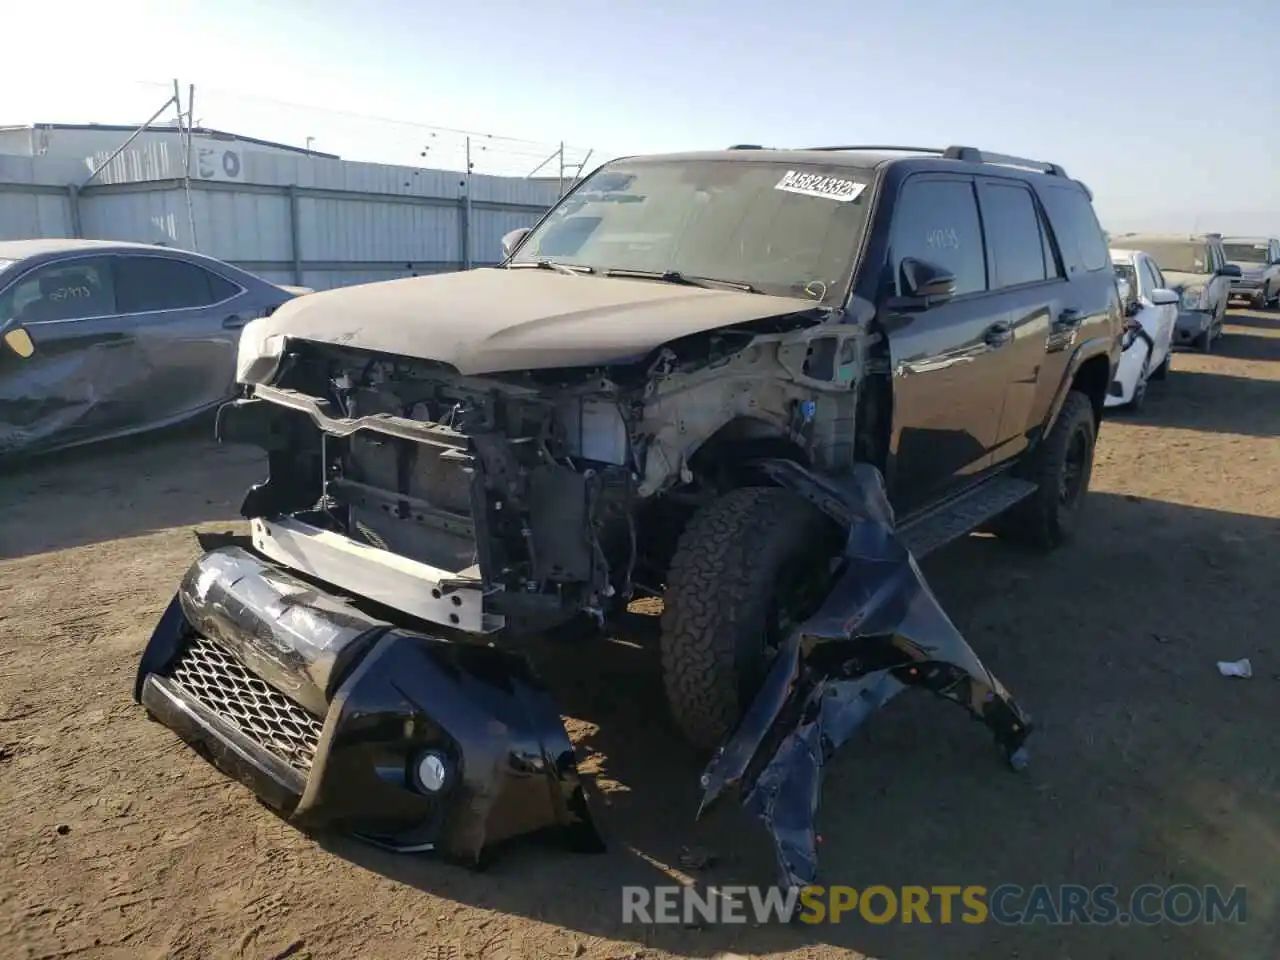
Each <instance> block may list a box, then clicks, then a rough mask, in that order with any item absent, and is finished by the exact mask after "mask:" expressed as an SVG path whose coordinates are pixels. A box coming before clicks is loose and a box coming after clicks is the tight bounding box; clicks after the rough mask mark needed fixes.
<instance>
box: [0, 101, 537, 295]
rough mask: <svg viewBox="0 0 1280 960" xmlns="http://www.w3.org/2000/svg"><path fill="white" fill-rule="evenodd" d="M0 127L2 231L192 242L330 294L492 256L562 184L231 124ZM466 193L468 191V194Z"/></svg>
mask: <svg viewBox="0 0 1280 960" xmlns="http://www.w3.org/2000/svg"><path fill="white" fill-rule="evenodd" d="M134 130H135V128H134V127H121V126H109V125H98V124H87V125H72V124H33V125H30V126H23V127H0V239H5V240H10V239H24V238H28V237H86V238H94V239H110V240H134V241H141V242H144V243H159V244H165V245H168V246H176V247H185V248H188V249H195V250H199V251H200V252H202V253H206V254H209V255H211V256H215V257H219V258H220V259H223V260H227V261H229V262H231V263H234V264H236V265H238V266H241V267H244V268H245V269H248V270H252V271H253V272H255V273H258V274H260V275H262V276H263V277H265V278H267V279H269V280H273V281H275V282H278V283H293V284H302V285H305V286H309V287H314V288H316V289H326V288H329V287H335V286H344V285H347V284H353V283H366V282H370V281H375V280H389V279H393V278H395V277H403V276H411V275H416V274H423V273H437V272H442V271H448V270H458V269H464V268H466V267H468V266H480V265H484V264H488V263H496V262H497V261H498V260H499V259H501V238H502V235H503V234H505V233H506V232H507V231H509V230H512V229H515V228H516V227H521V226H527V225H530V224H532V223H533V222H534V221H535V220H536V219H537V218H538V217H539V216H540V215H541V214H542V212H543V211H544V210H546V208H547V207H548V206H550V205H551V204H552V203H554V202H555V200H556V198H557V197H558V195H559V192H560V184H559V182H558V181H546V180H534V179H525V178H519V177H496V176H486V175H480V174H473V175H471V177H470V178H468V177H467V176H466V175H465V174H463V173H460V172H457V171H447V170H428V169H420V168H416V167H400V166H389V165H385V164H375V163H358V162H352V161H347V160H342V159H341V158H339V157H337V156H334V155H333V154H326V153H319V152H317V151H313V150H306V149H301V148H297V147H290V146H288V145H286V144H279V143H272V142H270V141H265V140H259V139H256V138H252V137H244V136H239V135H237V134H233V133H227V132H224V131H218V130H210V129H207V128H200V127H196V128H193V129H192V131H191V132H192V141H191V150H190V153H189V158H190V160H189V164H188V151H187V150H186V149H185V144H184V142H183V137H182V135H181V132H180V131H179V130H178V129H177V128H176V127H153V128H149V129H148V130H145V131H143V132H142V133H141V134H140V135H139V136H138V137H137V139H135V140H134V141H133V142H132V143H131V144H130V145H129V146H128V148H127V149H125V150H124V151H123V152H122V153H121V154H120V155H119V156H118V157H116V158H115V159H113V160H111V162H110V163H108V164H107V165H106V166H105V167H104V168H103V169H102V170H101V171H100V172H99V173H98V174H97V176H95V177H93V179H92V181H90V179H89V178H90V175H91V174H92V173H93V171H94V169H95V168H97V167H98V166H99V165H100V164H102V163H103V161H106V160H107V159H109V158H110V156H111V154H112V153H113V152H114V151H115V150H117V149H118V148H119V146H120V145H121V144H122V143H123V142H124V141H125V140H126V139H127V138H128V137H129V135H130V134H131V133H132V132H133V131H134ZM468 187H469V190H468Z"/></svg>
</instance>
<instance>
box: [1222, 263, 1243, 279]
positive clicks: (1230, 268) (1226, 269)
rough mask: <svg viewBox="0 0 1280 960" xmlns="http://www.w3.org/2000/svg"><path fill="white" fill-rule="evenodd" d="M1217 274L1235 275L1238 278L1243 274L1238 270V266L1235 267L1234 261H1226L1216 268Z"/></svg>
mask: <svg viewBox="0 0 1280 960" xmlns="http://www.w3.org/2000/svg"><path fill="white" fill-rule="evenodd" d="M1218 275H1219V276H1223V277H1235V278H1239V277H1241V276H1243V274H1242V273H1241V272H1240V268H1239V267H1237V266H1236V265H1235V264H1234V263H1228V264H1225V265H1224V266H1222V267H1220V268H1219V269H1218Z"/></svg>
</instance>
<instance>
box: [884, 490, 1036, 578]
mask: <svg viewBox="0 0 1280 960" xmlns="http://www.w3.org/2000/svg"><path fill="white" fill-rule="evenodd" d="M1035 492H1036V485H1035V484H1034V483H1031V482H1030V481H1027V480H1019V479H1017V478H1016V477H1006V476H1000V477H993V478H991V479H990V480H985V481H983V482H982V483H980V484H978V485H977V486H976V487H974V488H972V489H970V490H967V491H965V492H964V493H962V494H960V496H958V497H955V498H953V499H951V500H948V501H946V502H945V503H943V504H941V505H940V506H937V507H934V508H933V509H932V510H930V511H928V512H927V513H924V514H921V515H920V516H918V517H912V518H911V519H910V520H908V521H907V522H906V523H904V524H902V526H900V527H899V528H898V531H897V532H898V540H899V542H900V543H902V544H903V546H905V547H906V548H907V549H908V550H910V551H911V552H912V554H914V555H915V557H916V559H920V558H921V557H926V556H928V555H929V554H931V553H933V552H934V551H935V550H938V549H941V548H942V547H945V546H946V545H947V544H949V543H950V542H951V541H953V540H959V539H960V538H961V537H963V536H965V535H966V534H969V533H972V532H973V531H974V530H976V529H978V528H979V527H981V526H982V525H983V524H984V523H986V522H987V521H988V520H991V519H993V518H995V517H997V516H999V515H1000V514H1002V513H1004V511H1006V510H1008V509H1009V508H1010V507H1012V506H1014V505H1015V504H1018V503H1021V502H1022V501H1023V500H1025V499H1027V497H1029V496H1031V494H1033V493H1035Z"/></svg>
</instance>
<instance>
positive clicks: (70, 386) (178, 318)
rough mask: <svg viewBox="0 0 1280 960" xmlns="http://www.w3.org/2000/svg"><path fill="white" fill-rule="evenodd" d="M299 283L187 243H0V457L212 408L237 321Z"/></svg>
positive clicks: (230, 370) (228, 372) (230, 363)
mask: <svg viewBox="0 0 1280 960" xmlns="http://www.w3.org/2000/svg"><path fill="white" fill-rule="evenodd" d="M303 292H306V291H305V290H303V289H302V288H297V287H282V286H277V285H275V284H272V283H268V282H267V281H266V280H263V279H262V278H260V277H256V276H254V275H253V274H250V273H246V272H245V271H243V270H240V269H239V268H237V267H233V266H231V265H230V264H227V263H223V262H222V261H220V260H215V259H213V258H211V257H205V256H202V255H200V254H196V253H190V252H188V251H185V250H175V249H170V248H166V247H157V246H151V245H147V244H137V243H118V242H114V241H102V240H15V241H8V242H0V457H4V456H5V455H9V454H15V453H35V452H45V451H48V450H52V449H57V448H62V447H69V446H76V445H78V444H82V443H89V442H91V441H95V440H105V439H108V438H110V437H119V436H124V435H126V434H131V433H139V432H141V431H144V430H151V429H155V428H158V427H164V426H169V425H171V424H175V423H178V422H180V421H183V420H186V419H188V418H190V417H194V416H196V415H198V414H200V413H202V412H204V411H206V410H209V409H211V408H212V407H215V406H217V405H218V404H219V403H221V402H222V401H223V400H225V399H227V398H228V397H229V396H231V394H232V393H233V392H234V389H235V361H236V348H237V346H238V344H239V339H240V328H241V327H243V326H244V325H245V324H246V323H248V322H249V321H250V320H252V319H254V318H255V317H260V316H263V315H265V314H269V313H271V312H272V311H273V310H275V308H276V307H278V306H279V305H280V304H282V303H284V302H285V301H286V300H289V299H291V298H293V297H295V296H297V295H299V294H300V293H303Z"/></svg>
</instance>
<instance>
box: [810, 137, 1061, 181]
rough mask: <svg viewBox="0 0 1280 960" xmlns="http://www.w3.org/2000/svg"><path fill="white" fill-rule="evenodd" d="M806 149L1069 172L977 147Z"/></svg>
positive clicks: (1051, 172) (1053, 166)
mask: <svg viewBox="0 0 1280 960" xmlns="http://www.w3.org/2000/svg"><path fill="white" fill-rule="evenodd" d="M806 149H808V150H814V151H824V152H825V151H838V150H878V151H882V152H888V153H929V154H933V155H934V156H939V157H942V158H944V159H946V160H962V161H964V162H965V163H991V164H996V165H998V166H1002V167H1021V168H1022V169H1025V170H1034V171H1037V172H1039V173H1047V174H1050V175H1051V176H1055V177H1065V176H1066V175H1067V172H1066V171H1065V170H1063V169H1062V167H1060V166H1059V165H1058V164H1056V163H1048V162H1046V161H1044V160H1028V159H1027V158H1025V157H1014V156H1010V155H1009V154H1005V153H989V152H987V151H984V150H979V149H978V148H977V147H960V146H952V147H941V148H940V147H897V146H885V145H881V144H874V145H873V144H857V145H850V146H839V147H807V148H806Z"/></svg>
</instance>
